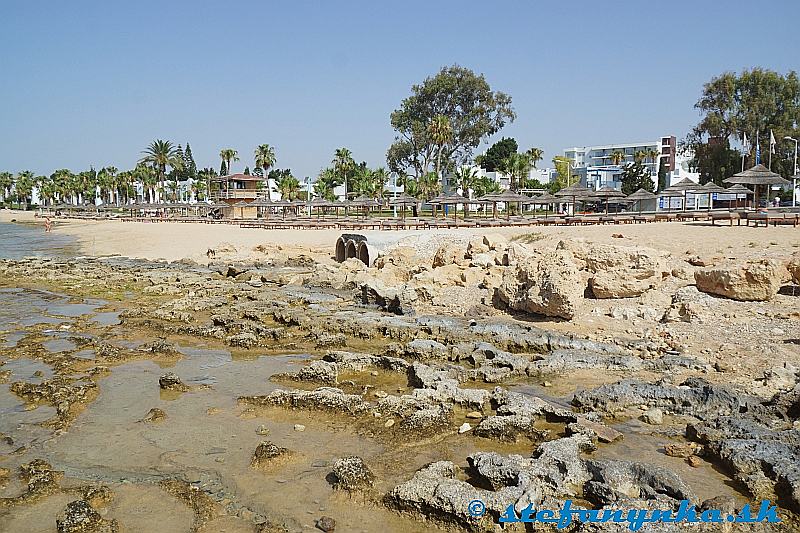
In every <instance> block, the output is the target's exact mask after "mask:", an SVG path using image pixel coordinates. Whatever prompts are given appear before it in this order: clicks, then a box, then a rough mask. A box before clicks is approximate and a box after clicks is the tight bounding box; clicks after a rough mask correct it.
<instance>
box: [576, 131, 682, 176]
mask: <svg viewBox="0 0 800 533" xmlns="http://www.w3.org/2000/svg"><path fill="white" fill-rule="evenodd" d="M615 152H618V153H621V154H622V156H623V159H622V161H621V162H620V163H619V164H614V163H613V161H612V155H613V154H614V153H615ZM638 152H644V153H645V154H650V153H652V152H655V153H656V154H657V155H656V157H651V156H650V155H646V156H645V158H644V159H643V160H642V164H644V166H645V167H647V168H648V169H649V170H650V176H651V177H652V178H653V184H654V185H655V186H658V174H659V171H660V170H661V169H662V168H663V169H664V170H665V171H666V172H667V174H669V173H671V172H672V171H674V170H675V169H676V167H677V140H676V138H675V136H671V135H670V136H664V137H661V138H660V140H658V141H646V142H636V143H622V144H606V145H599V146H583V147H577V146H575V147H572V148H567V149H565V150H564V157H566V158H567V159H569V160H570V161H571V168H570V174H571V175H572V176H579V177H580V180H581V183H582V184H585V185H586V186H587V187H591V188H593V189H599V188H600V187H614V188H617V189H618V188H620V187H621V182H620V178H621V176H622V167H623V166H624V165H626V164H627V163H632V162H633V161H634V158H635V156H636V154H637V153H638Z"/></svg>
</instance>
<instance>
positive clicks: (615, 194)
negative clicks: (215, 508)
mask: <svg viewBox="0 0 800 533" xmlns="http://www.w3.org/2000/svg"><path fill="white" fill-rule="evenodd" d="M592 196H594V197H595V198H600V199H603V198H605V200H606V214H608V200H609V199H610V198H625V194H624V193H623V192H622V191H618V190H617V189H615V188H614V187H608V186H606V187H600V188H599V189H597V190H596V191H594V192H593V193H592Z"/></svg>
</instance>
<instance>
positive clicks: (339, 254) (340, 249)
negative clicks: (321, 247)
mask: <svg viewBox="0 0 800 533" xmlns="http://www.w3.org/2000/svg"><path fill="white" fill-rule="evenodd" d="M345 259H347V257H346V255H345V244H344V239H342V238H341V237H339V238H338V239H336V262H337V263H342V262H343V261H344V260H345Z"/></svg>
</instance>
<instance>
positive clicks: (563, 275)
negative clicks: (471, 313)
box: [497, 250, 584, 319]
mask: <svg viewBox="0 0 800 533" xmlns="http://www.w3.org/2000/svg"><path fill="white" fill-rule="evenodd" d="M583 292H584V287H583V283H582V281H581V276H580V274H579V273H578V268H577V266H576V265H575V262H574V261H573V259H572V254H571V253H570V252H568V251H566V250H556V251H553V252H545V253H543V254H539V255H535V256H531V257H530V258H529V260H527V261H524V262H520V263H518V264H517V265H516V266H515V267H511V268H509V269H508V270H506V271H505V272H504V274H503V281H502V283H501V284H500V287H499V288H498V290H497V295H498V297H499V298H500V300H501V301H503V302H504V303H505V304H506V305H507V306H508V307H509V309H513V310H516V311H525V312H527V313H533V314H538V315H544V316H551V317H559V318H566V319H571V318H573V317H574V316H575V315H577V314H578V312H579V309H580V304H581V300H582V299H583Z"/></svg>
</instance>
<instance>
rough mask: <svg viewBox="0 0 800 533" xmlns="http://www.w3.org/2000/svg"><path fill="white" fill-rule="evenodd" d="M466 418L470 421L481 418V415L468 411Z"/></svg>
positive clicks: (478, 412) (477, 412)
mask: <svg viewBox="0 0 800 533" xmlns="http://www.w3.org/2000/svg"><path fill="white" fill-rule="evenodd" d="M467 418H471V419H479V418H483V413H481V412H480V411H470V412H469V413H467Z"/></svg>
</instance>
